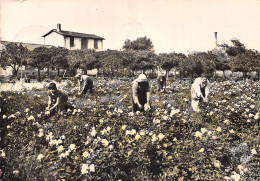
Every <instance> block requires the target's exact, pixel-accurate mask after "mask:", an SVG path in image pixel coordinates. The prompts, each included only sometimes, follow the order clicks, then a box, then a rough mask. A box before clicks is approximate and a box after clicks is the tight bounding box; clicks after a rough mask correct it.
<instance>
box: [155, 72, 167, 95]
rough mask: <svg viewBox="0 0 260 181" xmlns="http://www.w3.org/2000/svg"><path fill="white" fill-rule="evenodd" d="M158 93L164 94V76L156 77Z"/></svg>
mask: <svg viewBox="0 0 260 181" xmlns="http://www.w3.org/2000/svg"><path fill="white" fill-rule="evenodd" d="M157 84H158V91H161V92H164V91H165V89H166V76H165V75H162V74H159V76H158V77H157Z"/></svg>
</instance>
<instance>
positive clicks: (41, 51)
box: [28, 46, 52, 81]
mask: <svg viewBox="0 0 260 181" xmlns="http://www.w3.org/2000/svg"><path fill="white" fill-rule="evenodd" d="M51 57H52V52H51V51H50V49H49V48H46V47H42V46H41V47H37V48H35V49H34V50H33V51H32V52H31V54H30V59H29V62H28V65H30V66H31V67H35V68H37V69H38V81H41V75H40V70H42V69H43V68H45V67H48V66H49V65H50V60H51Z"/></svg>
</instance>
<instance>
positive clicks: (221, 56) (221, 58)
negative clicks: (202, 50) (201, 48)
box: [211, 45, 230, 70]
mask: <svg viewBox="0 0 260 181" xmlns="http://www.w3.org/2000/svg"><path fill="white" fill-rule="evenodd" d="M224 46H225V45H224ZM211 53H212V54H213V55H215V56H216V61H215V62H214V63H215V65H216V69H217V70H226V69H229V66H228V63H229V61H230V58H229V56H228V54H227V52H226V51H224V50H222V49H213V50H212V51H211Z"/></svg>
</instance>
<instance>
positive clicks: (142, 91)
mask: <svg viewBox="0 0 260 181" xmlns="http://www.w3.org/2000/svg"><path fill="white" fill-rule="evenodd" d="M149 102H150V86H149V82H148V79H147V78H146V76H145V75H144V74H140V75H139V76H138V78H137V79H136V80H134V81H133V85H132V106H133V107H132V110H133V112H136V111H144V105H145V104H148V105H149Z"/></svg>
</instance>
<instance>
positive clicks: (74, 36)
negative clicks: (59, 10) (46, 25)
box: [42, 24, 105, 51]
mask: <svg viewBox="0 0 260 181" xmlns="http://www.w3.org/2000/svg"><path fill="white" fill-rule="evenodd" d="M42 37H44V44H47V45H53V46H57V47H65V48H67V49H69V50H77V49H80V50H90V49H92V50H96V51H102V50H103V40H105V39H104V38H102V37H100V36H97V35H93V34H85V33H78V32H72V31H64V30H61V24H57V29H52V30H50V31H49V32H48V33H46V34H45V35H43V36H42Z"/></svg>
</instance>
